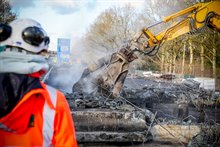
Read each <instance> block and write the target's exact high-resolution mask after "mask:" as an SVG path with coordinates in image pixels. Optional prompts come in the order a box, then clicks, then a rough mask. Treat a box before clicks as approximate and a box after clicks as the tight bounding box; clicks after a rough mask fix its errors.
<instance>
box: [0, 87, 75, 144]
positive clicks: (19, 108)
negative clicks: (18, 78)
mask: <svg viewBox="0 0 220 147" xmlns="http://www.w3.org/2000/svg"><path fill="white" fill-rule="evenodd" d="M41 85H42V87H43V88H38V89H33V90H31V91H29V92H28V93H26V94H25V95H24V96H23V98H22V99H21V100H20V101H19V103H18V104H17V105H16V106H15V107H14V108H13V109H12V111H11V112H10V113H9V114H7V115H6V116H4V117H2V118H0V146H60V147H64V146H68V147H70V146H72V147H73V146H74V147H76V146H77V142H76V136H75V128H74V124H73V120H72V116H71V113H70V109H69V105H68V103H67V101H66V99H65V97H64V95H63V94H62V93H61V92H59V91H57V90H55V89H54V88H52V87H50V86H48V85H45V84H43V83H41Z"/></svg>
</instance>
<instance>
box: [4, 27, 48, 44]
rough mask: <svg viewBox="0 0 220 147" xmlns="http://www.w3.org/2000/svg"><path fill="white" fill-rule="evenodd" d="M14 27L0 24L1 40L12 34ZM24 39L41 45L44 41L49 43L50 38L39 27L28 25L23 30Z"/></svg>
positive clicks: (29, 42)
mask: <svg viewBox="0 0 220 147" xmlns="http://www.w3.org/2000/svg"><path fill="white" fill-rule="evenodd" d="M12 31H13V30H12V27H11V26H9V25H7V24H0V41H5V40H6V39H8V38H9V37H10V36H11V33H12ZM22 39H23V40H24V41H25V42H26V43H28V44H30V45H33V46H37V47H38V46H40V45H41V44H42V43H44V45H45V46H46V45H48V44H49V43H50V38H49V37H48V36H46V35H45V33H44V31H43V30H42V29H41V28H38V27H35V26H33V27H27V28H25V29H24V30H23V31H22Z"/></svg>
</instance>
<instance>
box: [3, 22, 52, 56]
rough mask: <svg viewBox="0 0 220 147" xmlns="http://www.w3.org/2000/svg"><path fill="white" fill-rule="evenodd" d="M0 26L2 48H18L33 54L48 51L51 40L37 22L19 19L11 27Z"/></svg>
mask: <svg viewBox="0 0 220 147" xmlns="http://www.w3.org/2000/svg"><path fill="white" fill-rule="evenodd" d="M0 25H1V26H0V45H1V46H12V47H18V48H21V49H24V50H27V51H30V52H33V53H39V52H41V51H43V50H47V49H48V45H49V42H50V39H49V37H48V36H47V34H46V32H45V31H44V29H43V28H42V27H41V25H40V23H38V22H37V21H35V20H32V19H17V20H14V21H12V22H11V23H10V24H9V25H6V24H0Z"/></svg>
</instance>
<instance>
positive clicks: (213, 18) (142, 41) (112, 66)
mask: <svg viewBox="0 0 220 147" xmlns="http://www.w3.org/2000/svg"><path fill="white" fill-rule="evenodd" d="M180 16H185V17H184V18H183V19H182V20H180V21H179V22H177V23H175V24H173V25H172V26H171V27H169V28H168V29H166V30H164V31H162V32H160V33H159V34H157V35H154V34H153V33H152V32H151V31H150V28H151V27H154V26H156V25H158V24H160V23H167V22H169V21H171V20H174V19H175V18H178V17H180ZM207 26H208V27H211V28H214V29H216V30H217V31H220V1H212V2H208V3H198V4H196V5H193V6H191V7H188V8H186V9H184V10H182V11H179V12H177V13H175V14H173V15H170V16H167V17H165V18H164V19H163V21H161V22H159V23H156V24H154V25H151V26H150V27H147V28H144V29H143V30H142V31H141V32H140V33H139V34H138V36H137V37H134V39H133V40H132V41H131V42H130V44H129V45H128V46H126V47H123V48H122V49H120V50H119V51H118V52H116V53H113V54H112V55H111V56H110V58H109V59H108V58H104V59H103V60H99V61H98V62H97V63H93V64H91V65H89V66H88V68H86V69H85V70H84V72H83V74H82V76H81V78H80V79H79V81H78V82H77V83H75V84H74V85H73V92H74V91H78V90H82V91H84V92H86V91H88V90H87V89H90V90H91V89H92V90H93V91H92V92H94V91H95V92H98V93H101V94H104V95H105V96H107V97H117V96H118V95H119V93H120V91H121V89H122V87H123V84H124V81H125V78H126V76H127V73H128V69H129V64H130V63H131V62H132V61H133V60H135V59H136V58H137V56H136V54H135V53H134V52H136V51H138V52H141V53H143V54H144V55H150V54H151V53H152V52H153V50H154V48H155V47H157V46H158V45H160V44H161V43H162V42H165V41H168V40H172V39H174V38H176V37H178V36H180V35H182V34H185V33H189V32H191V33H197V32H199V31H202V30H204V29H205V28H206V27H207ZM149 49H150V51H146V50H149ZM102 67H104V70H103V71H102V72H101V73H99V74H96V75H95V77H94V76H93V75H94V74H93V73H94V72H96V71H97V70H99V69H100V68H102ZM89 83H90V84H89ZM88 87H89V88H88ZM90 92H91V91H90Z"/></svg>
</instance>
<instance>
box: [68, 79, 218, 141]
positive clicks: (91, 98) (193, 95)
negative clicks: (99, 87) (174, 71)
mask: <svg viewBox="0 0 220 147" xmlns="http://www.w3.org/2000/svg"><path fill="white" fill-rule="evenodd" d="M199 85H200V84H199V83H198V82H196V81H193V80H183V81H167V80H162V79H159V80H158V79H145V78H136V79H134V78H132V79H130V78H127V79H126V81H125V85H124V88H123V91H122V92H121V96H120V97H118V98H115V99H111V98H109V97H105V96H103V95H100V94H99V95H94V94H88V93H83V92H82V91H75V92H73V93H71V94H69V93H66V97H67V100H68V102H69V105H70V108H71V109H72V110H73V111H72V115H73V118H74V122H75V126H76V130H77V140H78V141H79V143H84V144H85V143H88V142H102V143H118V144H120V143H131V142H132V144H133V143H140V144H143V143H147V142H149V141H150V140H154V139H158V138H159V140H162V141H165V142H167V141H168V142H173V140H174V137H173V136H178V135H179V136H180V137H182V136H183V134H182V133H184V132H180V134H172V131H171V130H169V129H170V127H171V126H173V128H176V129H177V130H178V127H177V126H178V125H179V126H180V127H181V128H183V127H182V125H185V126H186V127H187V126H188V125H192V127H191V129H192V128H193V126H195V129H194V130H195V131H194V132H193V131H192V130H190V131H189V129H187V131H188V132H190V134H189V135H188V136H187V137H188V139H186V138H187V137H186V136H185V138H184V139H183V140H181V139H180V138H178V139H177V141H176V142H177V143H180V144H181V145H183V144H184V145H185V144H187V143H188V142H189V140H190V139H192V137H193V136H194V135H196V134H199V133H200V132H201V130H200V129H199V127H197V124H198V123H215V124H216V123H219V122H220V114H218V112H219V110H220V109H219V106H218V105H217V104H216V103H215V102H216V99H217V98H218V97H220V95H219V93H214V92H213V91H211V90H205V89H203V88H200V86H199ZM158 124H159V126H157V125H158ZM167 127H168V129H167ZM171 128H172V127H171ZM187 128H188V127H187ZM161 129H162V130H163V131H165V132H167V133H168V135H165V137H168V136H169V135H170V138H172V139H170V138H169V137H168V138H166V139H164V137H161V136H160V137H158V130H159V132H160V131H161ZM183 130H184V129H183ZM155 132H156V133H155ZM175 133H176V132H175ZM185 135H186V134H185Z"/></svg>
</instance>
